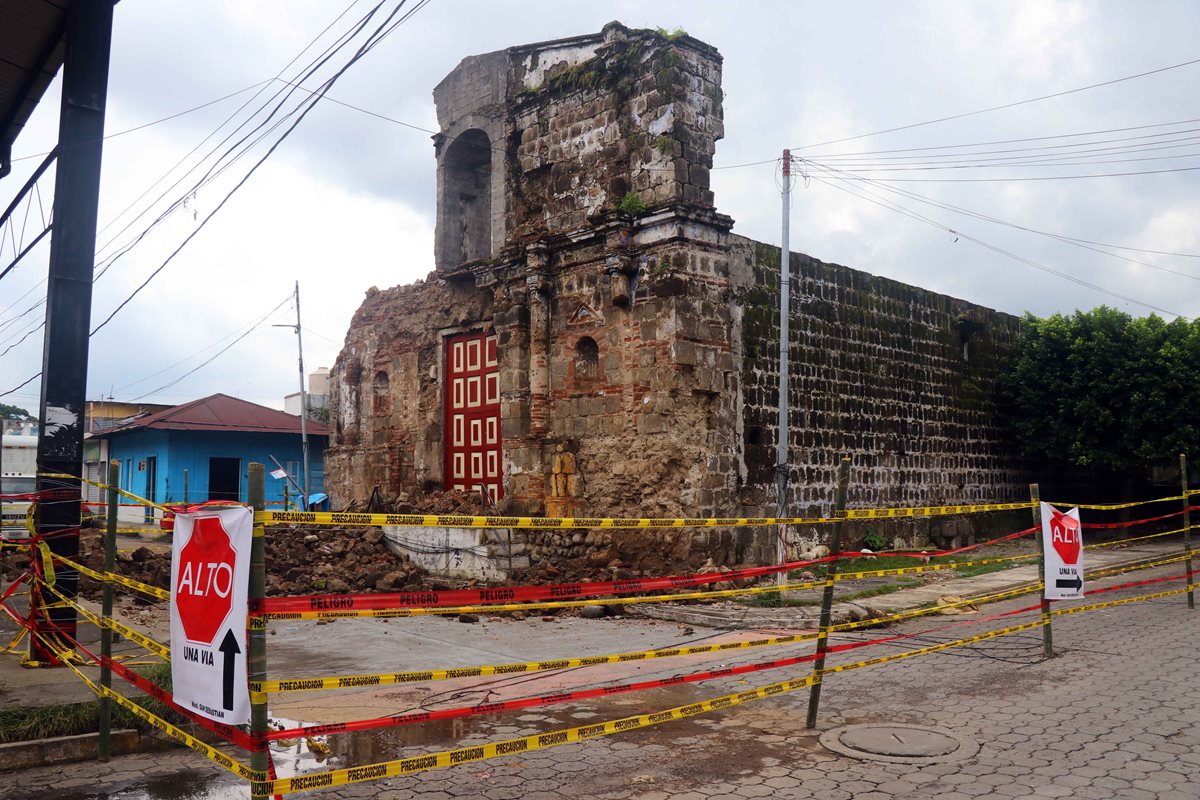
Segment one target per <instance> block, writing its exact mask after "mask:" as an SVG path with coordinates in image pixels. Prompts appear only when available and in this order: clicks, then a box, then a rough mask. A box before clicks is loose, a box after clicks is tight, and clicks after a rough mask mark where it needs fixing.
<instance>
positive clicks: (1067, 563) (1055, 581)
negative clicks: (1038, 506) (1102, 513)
mask: <svg viewBox="0 0 1200 800" xmlns="http://www.w3.org/2000/svg"><path fill="white" fill-rule="evenodd" d="M1042 549H1043V551H1044V552H1045V558H1044V559H1043V561H1042V564H1043V570H1044V572H1043V576H1044V578H1045V581H1046V594H1045V597H1046V599H1047V600H1077V599H1079V598H1080V597H1083V526H1082V525H1080V524H1079V509H1078V508H1072V509H1071V510H1070V511H1068V512H1066V513H1065V514H1064V513H1063V512H1061V511H1059V510H1058V509H1057V508H1055V507H1054V506H1052V505H1050V504H1049V503H1042Z"/></svg>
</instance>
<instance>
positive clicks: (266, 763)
mask: <svg viewBox="0 0 1200 800" xmlns="http://www.w3.org/2000/svg"><path fill="white" fill-rule="evenodd" d="M247 494H248V499H249V500H250V505H251V506H253V507H254V510H255V511H263V510H265V508H266V494H267V468H266V467H265V466H264V465H262V464H259V463H257V462H251V463H250V469H249V485H248V487H247ZM265 535H266V531H265V530H264V529H263V527H262V526H261V525H255V526H254V538H253V539H251V543H250V591H249V599H250V607H251V608H258V607H259V606H260V605H261V604H262V601H263V598H264V597H266V595H267V591H266V589H267V565H266V539H265ZM261 622H263V620H262V618H261V617H253V618H251V620H250V629H249V631H247V634H246V636H247V647H248V653H247V658H246V673H247V675H246V677H247V678H248V679H249V681H250V683H251V684H253V683H255V682H256V681H265V680H266V679H267V632H266V630H265V629H264V628H263V627H262V626H261V625H260V624H257V623H261ZM257 697H258V695H257V694H255V693H251V695H250V738H251V739H253V740H254V741H255V742H261V743H264V744H265V740H264V738H263V737H265V736H266V735H267V702H266V699H265V698H264V699H262V700H261V702H260V701H259V700H257V699H256V698H257ZM270 766H271V753H270V751H269V750H267V749H266V748H265V747H264V748H263V749H261V750H255V751H253V752H251V753H250V768H251V769H254V770H257V771H259V772H261V773H264V774H265V773H266V772H267V770H268V769H269V768H270ZM251 786H253V784H251ZM252 796H253V797H265V796H266V795H259V794H254V795H252Z"/></svg>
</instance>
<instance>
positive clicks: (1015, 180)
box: [888, 167, 1200, 183]
mask: <svg viewBox="0 0 1200 800" xmlns="http://www.w3.org/2000/svg"><path fill="white" fill-rule="evenodd" d="M1196 170H1200V167H1175V168H1172V169H1150V170H1137V171H1132V172H1100V173H1093V174H1090V175H1037V176H1024V177H1019V176H1018V177H1008V178H1001V177H991V178H889V179H888V180H890V181H893V182H900V181H903V182H905V183H1022V182H1029V181H1074V180H1086V179H1088V178H1121V177H1125V176H1130V175H1165V174H1169V173H1174V172H1195V171H1196Z"/></svg>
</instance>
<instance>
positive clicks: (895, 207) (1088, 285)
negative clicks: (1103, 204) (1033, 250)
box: [811, 175, 1188, 321]
mask: <svg viewBox="0 0 1200 800" xmlns="http://www.w3.org/2000/svg"><path fill="white" fill-rule="evenodd" d="M811 178H812V179H813V180H815V181H819V182H820V183H823V184H825V185H826V186H831V187H833V188H834V189H838V190H840V191H843V192H846V193H847V194H850V195H853V196H854V197H858V198H859V199H861V200H866V201H867V202H869V203H874V204H875V205H878V206H882V207H883V208H887V209H889V210H891V211H895V212H897V213H899V214H902V215H904V216H906V217H909V218H911V219H915V220H917V221H918V222H923V223H925V224H927V225H931V226H933V227H935V228H938V229H939V230H943V231H946V232H947V233H949V234H951V235H953V236H956V237H960V238H963V239H966V240H967V241H970V242H974V243H975V244H977V245H979V246H980V247H984V248H987V249H988V250H991V251H993V252H995V253H999V254H1001V255H1004V256H1007V257H1008V258H1011V259H1014V260H1016V261H1019V262H1021V263H1023V264H1027V265H1029V266H1031V267H1033V268H1035V269H1038V270H1041V271H1042V272H1046V273H1049V274H1051V275H1056V276H1058V277H1060V278H1063V279H1064V280H1068V281H1070V282H1071V283H1074V284H1077V285H1079V286H1084V287H1086V288H1088V289H1092V290H1094V291H1097V292H1100V293H1102V294H1106V295H1108V296H1110V297H1115V298H1117V299H1118V300H1124V301H1125V302H1127V303H1133V304H1135V305H1139V306H1142V307H1143V308H1148V309H1150V310H1151V311H1159V312H1161V313H1163V314H1170V315H1171V316H1174V317H1179V318H1180V319H1182V320H1185V321H1187V320H1188V317H1185V316H1184V315H1182V314H1180V313H1178V312H1175V311H1171V310H1170V309H1166V308H1162V307H1161V306H1156V305H1154V304H1152V303H1147V302H1145V301H1142V300H1138V299H1136V298H1133V297H1130V296H1128V295H1124V294H1121V293H1119V292H1114V291H1112V290H1111V289H1106V288H1104V287H1103V286H1099V285H1097V284H1094V283H1091V282H1090V281H1085V280H1083V279H1082V278H1077V277H1075V276H1074V275H1071V274H1070V273H1067V272H1063V271H1061V270H1058V269H1054V268H1053V267H1048V266H1046V265H1045V264H1041V263H1038V262H1036V261H1034V260H1032V259H1029V258H1025V257H1024V256H1020V255H1017V254H1016V253H1013V252H1010V251H1008V250H1005V249H1004V248H1001V247H997V246H996V245H993V244H991V243H989V242H986V241H984V240H982V239H979V238H978V237H975V236H972V235H970V234H968V233H964V232H963V231H962V230H960V229H958V228H952V227H950V226H948V225H944V224H942V223H941V222H938V221H937V220H934V219H931V218H930V217H926V216H924V215H923V214H919V213H917V212H915V211H912V210H911V209H908V208H905V207H904V206H901V205H898V204H896V203H892V202H890V201H887V200H878V199H875V198H872V197H868V196H866V195H863V194H860V193H858V192H855V191H853V190H851V189H849V188H847V187H846V186H844V185H842V184H841V183H836V182H833V181H830V180H826V179H825V178H823V177H821V176H819V175H812V176H811Z"/></svg>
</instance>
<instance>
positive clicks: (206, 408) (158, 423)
mask: <svg viewBox="0 0 1200 800" xmlns="http://www.w3.org/2000/svg"><path fill="white" fill-rule="evenodd" d="M147 429H148V430H160V431H163V430H166V431H244V432H253V433H296V434H298V433H300V417H298V416H293V415H292V414H287V413H285V412H283V411H276V410H275V409H273V408H267V407H266V406H260V405H259V404H258V403H251V402H248V401H246V400H239V399H238V398H236V397H230V396H229V395H227V394H214V395H210V396H209V397H204V398H201V399H199V400H193V401H192V402H190V403H184V404H183V405H180V406H172V407H171V408H168V409H166V410H165V411H158V412H156V413H154V414H148V415H146V416H144V417H139V418H138V419H136V420H134V421H133V422H131V423H129V424H127V425H122V426H121V427H119V428H111V429H109V430H106V431H104V432H102V433H97V434H93V436H94V437H95V438H98V439H100V438H104V437H106V436H111V435H113V434H114V433H121V432H123V431H134V430H147ZM308 432H309V433H311V434H313V435H315V436H326V435H328V433H329V429H328V428H327V427H326V426H324V425H322V424H321V423H319V422H314V421H313V420H309V421H308Z"/></svg>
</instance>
